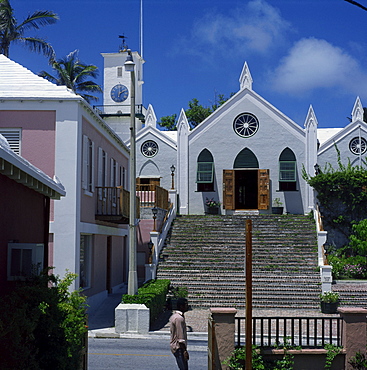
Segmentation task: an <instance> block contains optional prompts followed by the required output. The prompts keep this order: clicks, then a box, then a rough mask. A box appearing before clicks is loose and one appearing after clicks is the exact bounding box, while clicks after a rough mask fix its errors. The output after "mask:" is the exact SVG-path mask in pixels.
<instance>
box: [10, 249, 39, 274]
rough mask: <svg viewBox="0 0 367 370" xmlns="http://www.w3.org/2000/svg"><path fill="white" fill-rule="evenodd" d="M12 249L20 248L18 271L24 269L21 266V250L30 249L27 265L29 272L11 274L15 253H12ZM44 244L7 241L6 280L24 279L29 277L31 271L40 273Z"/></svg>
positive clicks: (22, 254)
mask: <svg viewBox="0 0 367 370" xmlns="http://www.w3.org/2000/svg"><path fill="white" fill-rule="evenodd" d="M14 250H20V251H21V252H20V260H19V263H18V264H19V267H20V271H24V270H23V268H24V267H25V266H24V265H23V261H24V260H23V256H24V253H23V251H25V250H30V251H31V266H28V269H29V273H28V274H26V275H24V274H20V275H15V274H12V269H13V265H14V258H15V255H14V254H13V251H14ZM43 264H44V244H43V243H8V261H7V279H8V281H13V280H25V279H26V278H27V277H30V276H31V275H32V273H33V274H34V273H36V274H38V275H39V274H40V273H41V271H42V270H43V268H44V266H43Z"/></svg>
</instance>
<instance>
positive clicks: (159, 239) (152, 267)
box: [145, 190, 177, 280]
mask: <svg viewBox="0 0 367 370" xmlns="http://www.w3.org/2000/svg"><path fill="white" fill-rule="evenodd" d="M169 199H170V203H171V206H170V208H169V209H168V213H167V215H166V217H165V219H164V222H163V225H162V228H161V229H160V231H151V232H150V240H151V241H152V243H153V249H152V261H151V263H149V264H148V265H145V278H146V280H150V279H155V278H156V274H157V265H158V259H159V254H160V252H161V250H162V248H163V245H164V241H165V239H166V237H167V234H168V231H169V229H170V228H171V225H172V222H173V220H174V219H175V218H176V209H177V194H176V190H169Z"/></svg>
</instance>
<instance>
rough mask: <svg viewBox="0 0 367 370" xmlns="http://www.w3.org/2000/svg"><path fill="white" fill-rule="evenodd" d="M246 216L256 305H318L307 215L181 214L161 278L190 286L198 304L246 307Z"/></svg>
mask: <svg viewBox="0 0 367 370" xmlns="http://www.w3.org/2000/svg"><path fill="white" fill-rule="evenodd" d="M246 218H250V219H251V220H252V236H253V238H252V244H253V307H254V308H267V309H272V308H293V309H302V308H303V309H314V308H318V307H319V297H318V295H319V293H320V292H321V284H320V273H319V271H318V267H317V241H316V231H315V223H314V221H313V220H310V219H309V217H308V216H303V215H282V216H279V215H256V216H253V215H251V216H248V215H241V216H239V215H236V216H208V215H206V216H197V215H193V216H181V217H177V218H176V220H175V221H174V224H173V227H172V229H171V232H170V235H169V236H168V238H167V240H166V245H165V247H164V248H163V249H162V252H161V256H160V262H159V265H158V270H157V277H158V278H160V279H170V280H171V283H172V285H173V286H187V288H188V290H189V297H188V298H189V301H190V305H191V306H192V307H194V308H208V307H236V308H239V309H243V308H244V307H245V276H244V256H245V220H246Z"/></svg>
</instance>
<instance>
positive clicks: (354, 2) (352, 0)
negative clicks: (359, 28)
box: [344, 0, 367, 10]
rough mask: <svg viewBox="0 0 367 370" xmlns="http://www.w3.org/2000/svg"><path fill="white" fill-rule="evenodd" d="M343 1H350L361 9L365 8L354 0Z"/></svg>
mask: <svg viewBox="0 0 367 370" xmlns="http://www.w3.org/2000/svg"><path fill="white" fill-rule="evenodd" d="M344 1H346V2H348V3H351V4H353V5H356V6H358V7H359V8H361V9H363V10H367V8H366V7H365V6H364V5H362V4H360V3H358V2H357V1H354V0H344Z"/></svg>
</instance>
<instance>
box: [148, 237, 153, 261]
mask: <svg viewBox="0 0 367 370" xmlns="http://www.w3.org/2000/svg"><path fill="white" fill-rule="evenodd" d="M148 248H149V259H148V263H149V264H151V263H152V250H153V242H152V241H151V240H149V242H148Z"/></svg>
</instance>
